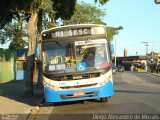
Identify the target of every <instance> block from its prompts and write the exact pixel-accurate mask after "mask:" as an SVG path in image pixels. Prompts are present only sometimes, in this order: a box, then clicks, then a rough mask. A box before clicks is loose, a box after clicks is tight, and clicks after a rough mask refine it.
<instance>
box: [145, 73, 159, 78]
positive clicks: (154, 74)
mask: <svg viewBox="0 0 160 120" xmlns="http://www.w3.org/2000/svg"><path fill="white" fill-rule="evenodd" d="M147 73H148V74H150V75H153V76H156V77H160V74H157V73H150V72H147Z"/></svg>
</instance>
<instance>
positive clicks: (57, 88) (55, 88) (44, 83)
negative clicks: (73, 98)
mask: <svg viewBox="0 0 160 120" xmlns="http://www.w3.org/2000/svg"><path fill="white" fill-rule="evenodd" d="M43 85H44V87H48V88H50V89H52V90H55V91H57V90H60V88H59V87H57V86H54V85H52V84H49V83H47V82H46V81H44V82H43Z"/></svg>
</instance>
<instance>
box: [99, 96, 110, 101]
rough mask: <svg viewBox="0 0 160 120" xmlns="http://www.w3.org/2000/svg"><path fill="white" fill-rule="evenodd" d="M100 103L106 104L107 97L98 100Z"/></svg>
mask: <svg viewBox="0 0 160 120" xmlns="http://www.w3.org/2000/svg"><path fill="white" fill-rule="evenodd" d="M100 101H101V102H108V97H104V98H100Z"/></svg>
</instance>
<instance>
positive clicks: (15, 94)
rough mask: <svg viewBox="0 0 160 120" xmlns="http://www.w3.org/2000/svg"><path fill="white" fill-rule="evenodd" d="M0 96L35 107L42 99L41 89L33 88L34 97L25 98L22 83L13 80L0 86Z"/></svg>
mask: <svg viewBox="0 0 160 120" xmlns="http://www.w3.org/2000/svg"><path fill="white" fill-rule="evenodd" d="M0 96H2V97H6V98H9V99H12V100H15V101H18V102H21V103H25V104H28V105H32V106H35V105H37V102H39V101H40V100H41V99H42V97H43V89H36V88H34V95H33V96H26V95H25V94H24V81H23V80H21V81H15V80H14V81H10V82H7V83H2V84H0Z"/></svg>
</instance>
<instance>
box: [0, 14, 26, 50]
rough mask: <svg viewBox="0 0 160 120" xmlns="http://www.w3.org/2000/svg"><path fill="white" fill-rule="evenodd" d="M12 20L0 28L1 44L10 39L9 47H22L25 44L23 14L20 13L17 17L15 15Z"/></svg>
mask: <svg viewBox="0 0 160 120" xmlns="http://www.w3.org/2000/svg"><path fill="white" fill-rule="evenodd" d="M13 20H14V21H13V22H11V23H8V24H6V25H5V26H4V27H3V29H2V30H1V32H3V34H0V39H1V40H2V43H1V44H5V43H6V42H8V41H11V43H10V46H9V48H11V49H16V48H24V47H25V46H27V42H26V41H27V40H25V37H26V32H25V21H24V16H23V15H21V16H20V17H19V18H17V17H16V16H15V18H14V19H13Z"/></svg>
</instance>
